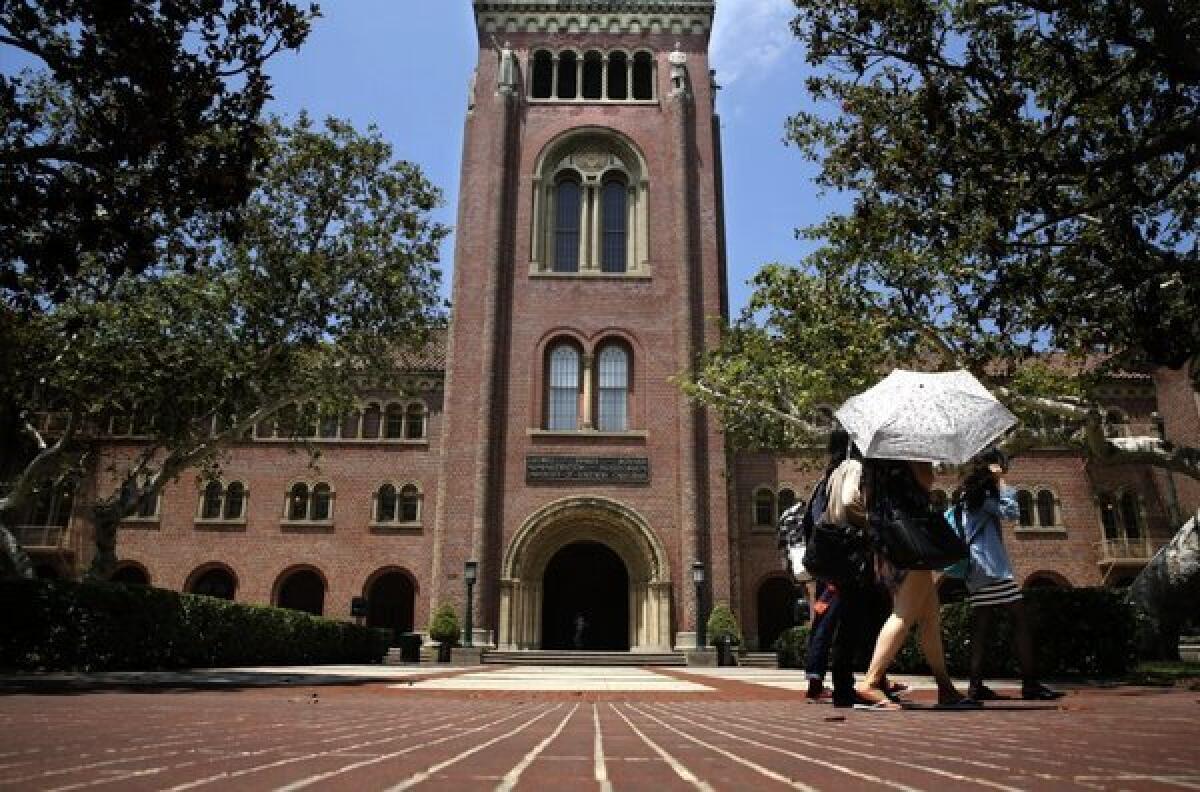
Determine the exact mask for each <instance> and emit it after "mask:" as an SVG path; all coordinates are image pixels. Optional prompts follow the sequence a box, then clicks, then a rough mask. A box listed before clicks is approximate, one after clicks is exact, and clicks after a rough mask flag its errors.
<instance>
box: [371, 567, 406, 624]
mask: <svg viewBox="0 0 1200 792" xmlns="http://www.w3.org/2000/svg"><path fill="white" fill-rule="evenodd" d="M366 595H367V626H368V627H386V628H388V629H391V630H395V631H396V632H412V628H413V603H414V602H415V600H416V591H415V589H414V587H413V583H412V580H411V579H410V578H409V577H408V575H406V574H404V573H403V572H400V571H399V570H393V571H391V572H385V573H384V574H382V575H380V576H379V577H377V578H375V580H374V581H373V582H372V583H371V585H370V586H369V587H368V588H367V591H366Z"/></svg>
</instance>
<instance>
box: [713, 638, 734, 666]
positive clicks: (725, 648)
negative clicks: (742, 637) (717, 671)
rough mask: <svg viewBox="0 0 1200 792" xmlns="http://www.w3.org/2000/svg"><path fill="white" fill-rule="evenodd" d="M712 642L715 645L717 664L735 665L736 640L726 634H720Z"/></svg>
mask: <svg viewBox="0 0 1200 792" xmlns="http://www.w3.org/2000/svg"><path fill="white" fill-rule="evenodd" d="M713 643H714V644H715V645H716V647H717V665H719V666H735V665H737V660H736V659H735V658H734V647H735V646H737V645H738V644H737V642H736V641H734V640H732V639H730V638H729V637H728V636H725V635H722V636H721V637H719V638H717V640H715V641H714V642H713Z"/></svg>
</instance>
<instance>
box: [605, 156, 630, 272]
mask: <svg viewBox="0 0 1200 792" xmlns="http://www.w3.org/2000/svg"><path fill="white" fill-rule="evenodd" d="M625 192H626V187H625V184H624V183H623V182H620V181H617V180H616V179H609V180H608V181H606V182H605V183H604V192H603V198H602V202H603V207H604V218H603V220H604V247H603V249H602V251H601V260H600V267H601V269H602V270H603V271H604V272H624V271H625V269H626V261H625V257H626V253H627V251H628V245H627V239H626V226H627V224H628V222H629V217H628V210H627V208H626V202H625Z"/></svg>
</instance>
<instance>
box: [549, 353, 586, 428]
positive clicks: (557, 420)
mask: <svg viewBox="0 0 1200 792" xmlns="http://www.w3.org/2000/svg"><path fill="white" fill-rule="evenodd" d="M548 381H549V388H548V390H549V393H548V394H547V397H548V398H547V402H546V428H547V429H556V430H560V431H573V430H575V429H578V428H579V351H578V350H577V349H576V348H575V347H574V346H572V345H571V344H559V345H558V346H556V347H554V348H553V349H552V350H551V352H550V376H549V378H548Z"/></svg>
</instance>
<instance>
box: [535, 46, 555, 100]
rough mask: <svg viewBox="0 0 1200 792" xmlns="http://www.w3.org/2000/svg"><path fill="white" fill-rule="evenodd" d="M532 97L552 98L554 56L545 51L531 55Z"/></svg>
mask: <svg viewBox="0 0 1200 792" xmlns="http://www.w3.org/2000/svg"><path fill="white" fill-rule="evenodd" d="M531 83H532V85H531V88H532V97H533V98H534V99H550V98H551V97H553V96H554V56H553V55H551V54H550V53H549V52H546V51H545V50H538V51H537V52H535V53H534V54H533V80H532V81H531Z"/></svg>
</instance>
